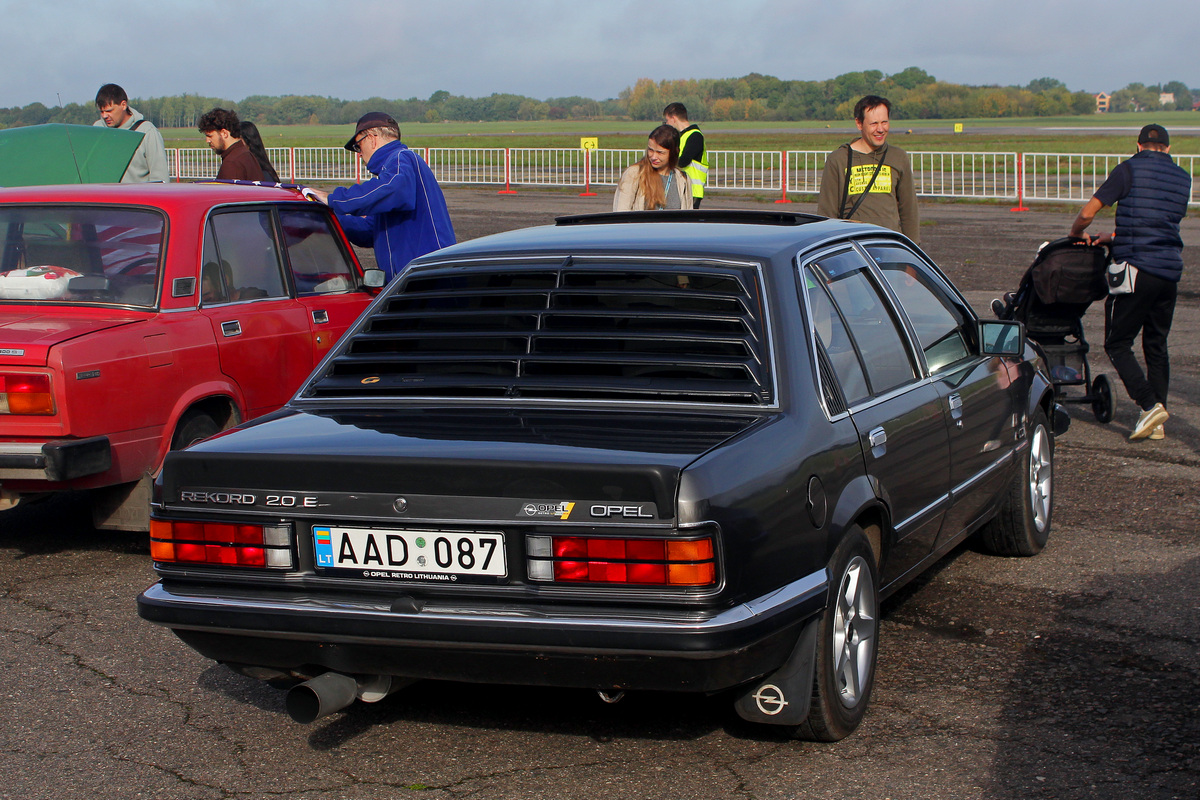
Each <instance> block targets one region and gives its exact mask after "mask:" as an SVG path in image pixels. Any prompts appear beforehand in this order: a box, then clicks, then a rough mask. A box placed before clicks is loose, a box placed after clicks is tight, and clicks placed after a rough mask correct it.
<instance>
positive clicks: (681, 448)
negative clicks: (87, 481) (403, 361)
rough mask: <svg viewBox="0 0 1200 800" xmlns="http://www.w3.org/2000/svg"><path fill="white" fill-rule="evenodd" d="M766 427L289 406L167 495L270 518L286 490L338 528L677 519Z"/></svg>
mask: <svg viewBox="0 0 1200 800" xmlns="http://www.w3.org/2000/svg"><path fill="white" fill-rule="evenodd" d="M762 419H763V415H761V414H753V413H712V414H709V413H699V412H686V413H683V412H664V411H598V410H594V409H585V410H544V409H489V408H483V409H481V408H478V407H474V408H466V407H462V408H454V407H447V408H436V409H396V408H389V409H381V410H380V411H369V410H354V411H346V412H322V413H302V412H296V411H283V412H279V413H278V414H276V415H272V416H270V417H268V418H265V419H264V421H261V422H258V423H251V424H250V425H248V426H246V427H244V428H241V429H238V430H235V431H231V432H229V433H228V434H226V435H222V436H218V437H215V438H214V439H210V440H209V441H208V442H206V443H201V444H199V445H197V446H195V447H193V448H191V449H189V450H187V451H184V452H178V453H172V454H170V455H169V456H168V459H167V463H166V466H165V469H164V472H163V492H162V500H163V501H164V503H165V504H166V505H167V506H168V507H172V508H192V509H195V508H205V509H210V510H218V509H219V510H224V511H239V512H253V511H271V510H272V506H271V504H270V503H271V501H269V500H268V497H269V496H274V497H275V501H274V502H279V500H278V498H279V497H280V496H285V495H286V496H288V498H289V499H287V500H284V501H283V502H285V503H287V504H289V505H288V506H287V508H288V514H289V515H291V516H304V517H310V518H316V517H321V518H326V519H328V518H357V519H367V520H385V521H389V522H394V521H396V520H398V519H405V520H422V521H439V520H445V521H455V522H464V521H481V522H482V521H489V522H512V521H514V520H525V521H538V520H541V519H546V520H552V521H557V520H565V519H569V520H570V521H572V522H581V521H582V522H589V521H595V522H597V523H598V524H599V523H602V522H612V521H616V520H625V521H628V520H635V521H637V522H639V523H641V524H653V523H658V524H666V523H669V522H670V521H671V520H673V518H674V514H675V499H676V491H677V486H678V484H679V476H680V473H681V472H682V471H683V469H684V468H685V467H687V465H688V464H690V463H691V462H693V461H694V460H695V459H696V458H698V457H699V456H700V455H702V454H703V453H705V452H707V451H708V450H710V449H712V448H713V447H715V446H717V445H719V444H720V443H721V442H724V441H726V440H727V439H729V438H730V437H733V436H736V435H738V434H739V433H741V432H743V431H745V430H746V429H747V428H749V427H751V426H752V425H753V424H755V422H756V421H759V420H762ZM401 500H402V501H403V502H400V501H401ZM568 505H569V506H570V507H571V508H570V509H568V508H567V506H568ZM401 506H403V510H400V508H401ZM274 510H275V511H276V512H278V511H279V510H280V509H279V508H275V509H274ZM564 514H566V515H567V516H564Z"/></svg>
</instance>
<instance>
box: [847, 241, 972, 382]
mask: <svg viewBox="0 0 1200 800" xmlns="http://www.w3.org/2000/svg"><path fill="white" fill-rule="evenodd" d="M867 252H868V253H869V254H870V255H871V258H873V259H875V263H876V264H878V265H879V268H880V270H881V271H882V272H883V276H884V278H885V279H886V280H887V282H888V285H889V286H890V287H891V289H892V292H894V293H895V295H896V297H897V299H898V300H899V301H900V306H901V307H902V308H903V309H904V312H905V314H906V315H907V316H908V319H909V322H911V323H912V326H913V332H914V333H915V334H916V337H917V341H918V342H920V344H921V349H922V350H923V351H924V352H925V361H926V362H927V363H928V365H929V370H930V372H934V373H936V372H938V371H940V370H941V369H943V368H944V367H946V366H948V365H950V364H954V363H957V362H958V361H961V360H962V359H964V358H966V357H967V356H969V355H970V354H971V348H970V345H969V341H970V339H969V338H968V331H969V330H970V325H969V324H968V319H967V315H966V314H965V313H963V311H962V309H960V308H959V307H958V306H957V304H955V303H954V302H953V300H952V299H951V296H950V294H949V292H948V291H947V290H946V289H945V287H944V286H943V285H942V282H941V281H940V280H939V279H938V278H937V276H936V275H935V274H934V273H932V272H931V271H930V270H929V268H928V267H927V266H926V265H925V263H924V262H923V261H922V260H921V259H920V258H918V257H917V255H916V254H915V253H913V252H911V251H910V250H908V249H906V248H903V247H899V246H896V245H890V244H881V245H871V246H868V247H867Z"/></svg>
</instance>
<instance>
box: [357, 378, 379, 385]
mask: <svg viewBox="0 0 1200 800" xmlns="http://www.w3.org/2000/svg"><path fill="white" fill-rule="evenodd" d="M360 383H364V384H367V383H379V378H363V379H362V381H360Z"/></svg>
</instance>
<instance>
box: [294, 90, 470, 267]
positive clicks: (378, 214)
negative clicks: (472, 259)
mask: <svg viewBox="0 0 1200 800" xmlns="http://www.w3.org/2000/svg"><path fill="white" fill-rule="evenodd" d="M345 146H346V149H347V150H350V151H352V152H355V153H358V157H359V158H360V159H362V162H363V164H365V165H366V167H367V170H368V171H370V173H371V174H372V175H374V176H375V177H373V178H371V179H370V180H368V181H364V182H362V183H359V184H356V185H354V186H339V187H338V188H337V189H334V190H333V191H332V192H329V193H328V194H326V193H325V192H314V194H315V195H316V196H317V197H318V198H320V199H321V200H324V201H325V202H326V203H328V204H329V207H330V208H332V209H333V210H334V211H336V212H337V215H338V222H340V223H341V224H342V228H343V229H344V230H345V231H346V236H348V237H349V239H350V241H351V242H353V243H354V244H356V245H358V246H359V247H367V246H374V248H375V260H376V261H377V262H378V263H379V268H380V269H382V270H383V271H384V272H385V273H386V274H387V278H388V280H389V281H390V280H391V279H392V278H394V277H395V276H396V275H399V274H400V272H401V271H403V269H404V267H405V266H407V264H408V262H409V261H412V260H413V259H414V258H416V257H417V256H423V255H425V254H426V253H431V252H433V251H434V250H440V249H441V248H443V247H447V246H448V245H452V244H454V226H453V225H452V224H451V223H450V212H449V211H448V210H447V208H446V198H445V197H444V196H443V195H442V189H441V187H440V186H438V182H437V179H436V178H434V177H433V170H431V169H430V168H429V165H428V164H426V163H425V161H424V160H423V159H422V158H421V157H420V156H418V155H417V154H416V153H414V152H413V151H412V150H409V149H408V147H406V146H405V144H404V143H403V142H401V141H400V126H399V125H397V124H396V120H394V119H392V118H391V117H390V116H388V115H387V114H385V113H383V112H382V111H372V112H371V113H369V114H364V115H363V116H362V117H361V118H360V119H359V120H358V125H357V126H356V127H355V129H354V135H353V136H351V137H350V141H348V142H346V145H345Z"/></svg>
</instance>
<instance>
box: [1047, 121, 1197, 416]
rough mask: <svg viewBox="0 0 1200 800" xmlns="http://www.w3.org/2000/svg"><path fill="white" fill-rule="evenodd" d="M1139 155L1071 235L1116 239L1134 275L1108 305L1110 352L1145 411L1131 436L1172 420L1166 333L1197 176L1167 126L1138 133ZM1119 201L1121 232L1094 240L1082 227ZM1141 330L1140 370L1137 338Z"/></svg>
mask: <svg viewBox="0 0 1200 800" xmlns="http://www.w3.org/2000/svg"><path fill="white" fill-rule="evenodd" d="M1137 147H1138V152H1137V154H1136V155H1134V156H1133V158H1130V159H1128V160H1126V161H1122V162H1121V163H1120V164H1117V166H1116V167H1115V168H1113V171H1112V172H1111V173H1109V176H1108V179H1107V180H1105V181H1104V183H1103V185H1101V186H1100V188H1099V189H1097V190H1096V193H1095V194H1094V195H1093V196H1092V199H1091V200H1088V202H1087V205H1085V206H1084V207H1083V209H1082V210H1081V211H1080V212H1079V216H1077V217H1076V218H1075V222H1074V223H1073V224H1072V225H1071V233H1070V235H1071V236H1072V237H1075V238H1084V239H1086V240H1087V241H1088V242H1089V243H1091V242H1111V244H1112V260H1113V261H1114V262H1118V263H1121V264H1126V265H1128V266H1129V268H1130V270H1131V271H1132V272H1133V273H1134V277H1133V278H1132V284H1133V286H1132V291H1129V290H1126V291H1125V292H1122V293H1119V294H1116V293H1114V294H1110V295H1109V296H1108V301H1107V302H1106V304H1105V317H1104V351H1105V352H1106V353H1108V357H1109V360H1111V361H1112V363H1113V366H1114V367H1116V369H1117V374H1118V375H1119V376H1120V377H1121V382H1122V383H1124V384H1125V390H1126V391H1127V392H1129V396H1130V397H1131V398H1133V400H1134V402H1136V403H1137V404H1138V406H1139V407H1140V408H1141V410H1142V413H1141V415H1140V416H1139V417H1138V421H1137V424H1136V425H1134V427H1133V432H1132V433H1130V434H1129V438H1130V439H1162V438H1164V437H1165V436H1166V433H1165V431H1164V429H1163V423H1164V422H1166V420H1167V417H1168V416H1170V415H1169V414H1168V413H1167V387H1168V384H1169V382H1170V376H1171V365H1170V360H1169V358H1168V352H1167V335H1168V334H1169V333H1170V332H1171V320H1172V318H1173V317H1174V315H1175V298H1176V295H1177V290H1178V287H1179V279H1180V277H1181V276H1182V275H1183V240H1182V239H1181V238H1180V236H1179V221H1180V220H1181V219H1183V217H1184V215H1185V214H1187V209H1188V201H1189V200H1191V196H1192V176H1191V175H1189V174H1188V173H1187V171H1186V170H1184V169H1183V168H1181V167H1180V166H1179V165H1177V164H1176V163H1175V162H1174V161H1173V160H1172V159H1171V156H1170V155H1169V153H1170V150H1171V138H1170V135H1169V134H1168V133H1167V130H1166V128H1164V127H1162V126H1161V125H1147V126H1146V127H1144V128H1142V130H1141V133H1139V134H1138V143H1137ZM1113 204H1116V206H1117V219H1116V223H1117V224H1116V230H1115V231H1114V232H1113V233H1112V234H1111V235H1109V234H1105V235H1103V236H1098V237H1094V238H1093V237H1091V236H1085V235H1084V229H1086V228H1087V226H1088V225H1090V224H1091V222H1092V220H1093V219H1094V218H1095V216H1096V212H1097V211H1099V210H1100V209H1102V208H1105V207H1106V206H1111V205H1113ZM1138 333H1141V335H1142V355H1143V356H1144V357H1145V359H1146V371H1145V372H1142V368H1141V366H1140V365H1139V364H1138V362H1137V357H1136V356H1135V355H1134V354H1133V340H1134V339H1135V338H1136V337H1137V335H1138Z"/></svg>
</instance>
